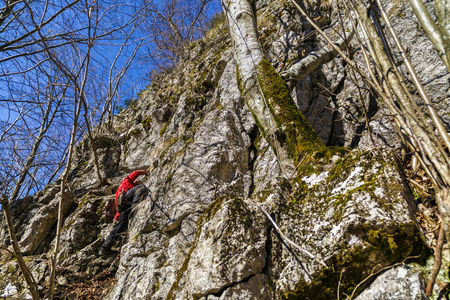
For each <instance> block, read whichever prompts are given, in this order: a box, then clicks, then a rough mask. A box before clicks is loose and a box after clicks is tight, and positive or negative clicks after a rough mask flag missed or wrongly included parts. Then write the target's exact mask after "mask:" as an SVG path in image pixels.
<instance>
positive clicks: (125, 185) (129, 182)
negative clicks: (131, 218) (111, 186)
mask: <svg viewBox="0 0 450 300" xmlns="http://www.w3.org/2000/svg"><path fill="white" fill-rule="evenodd" d="M144 174H145V171H144V170H139V171H133V173H131V174H130V175H128V176H127V177H126V178H125V179H124V180H123V181H122V183H121V184H120V186H119V188H118V189H117V192H116V207H117V197H119V195H120V194H121V193H122V190H123V191H124V192H126V191H128V190H131V189H132V188H134V187H135V186H136V184H134V181H135V180H136V179H137V178H138V177H139V176H140V175H144ZM119 216H120V214H119V212H117V213H116V215H115V216H114V220H119Z"/></svg>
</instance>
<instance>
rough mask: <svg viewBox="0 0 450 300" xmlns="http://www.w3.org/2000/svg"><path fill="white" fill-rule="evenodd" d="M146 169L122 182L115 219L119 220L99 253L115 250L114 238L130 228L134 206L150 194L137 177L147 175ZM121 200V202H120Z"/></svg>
mask: <svg viewBox="0 0 450 300" xmlns="http://www.w3.org/2000/svg"><path fill="white" fill-rule="evenodd" d="M146 174H147V172H146V171H145V170H136V171H133V172H132V173H131V174H130V175H128V176H127V177H126V178H125V179H124V180H123V181H122V182H121V184H120V186H119V188H118V189H117V192H116V209H117V213H116V215H115V216H114V220H115V221H118V222H116V224H115V225H114V227H113V229H112V230H111V232H110V233H109V235H108V237H107V238H106V239H105V241H104V242H103V244H102V246H101V247H100V250H99V255H100V256H103V255H109V254H113V253H114V252H113V251H112V250H111V247H112V246H113V244H114V240H115V238H116V237H117V235H118V234H119V233H122V232H124V231H125V230H127V228H128V217H129V216H130V213H131V211H132V210H133V208H134V207H135V206H136V204H138V203H139V202H140V201H141V200H142V199H144V198H145V197H146V196H147V194H148V189H147V187H146V186H145V185H143V184H141V182H140V181H139V180H137V178H138V177H139V176H141V175H146ZM118 202H119V203H118Z"/></svg>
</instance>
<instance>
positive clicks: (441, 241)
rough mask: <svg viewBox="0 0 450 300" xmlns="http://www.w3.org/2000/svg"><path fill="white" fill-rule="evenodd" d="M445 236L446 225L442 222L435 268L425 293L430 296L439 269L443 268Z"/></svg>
mask: <svg viewBox="0 0 450 300" xmlns="http://www.w3.org/2000/svg"><path fill="white" fill-rule="evenodd" d="M444 237H445V232H444V225H443V224H442V223H441V226H440V229H439V236H438V241H437V245H436V250H435V252H434V266H433V270H432V271H431V275H430V279H428V284H427V291H426V293H425V295H426V296H428V297H429V296H431V294H432V293H433V286H434V283H435V281H436V277H437V275H438V273H439V270H440V269H441V264H442V247H443V246H444Z"/></svg>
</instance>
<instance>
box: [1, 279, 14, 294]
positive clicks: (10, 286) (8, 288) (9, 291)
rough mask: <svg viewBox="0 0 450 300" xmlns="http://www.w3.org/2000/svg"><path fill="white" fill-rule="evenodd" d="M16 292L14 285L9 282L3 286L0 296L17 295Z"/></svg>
mask: <svg viewBox="0 0 450 300" xmlns="http://www.w3.org/2000/svg"><path fill="white" fill-rule="evenodd" d="M17 294H18V292H17V288H16V286H15V285H14V284H12V283H11V282H10V283H8V285H7V286H6V287H5V289H4V290H3V294H2V295H1V296H0V297H12V296H17Z"/></svg>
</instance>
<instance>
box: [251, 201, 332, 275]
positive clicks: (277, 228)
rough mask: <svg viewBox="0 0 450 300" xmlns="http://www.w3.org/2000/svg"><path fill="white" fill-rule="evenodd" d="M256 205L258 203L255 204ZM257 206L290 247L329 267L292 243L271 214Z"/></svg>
mask: <svg viewBox="0 0 450 300" xmlns="http://www.w3.org/2000/svg"><path fill="white" fill-rule="evenodd" d="M255 203H256V202H255ZM256 205H257V206H258V208H259V209H260V210H261V211H262V212H263V213H264V214H265V215H266V217H267V218H268V219H269V221H270V222H271V223H272V225H273V227H274V228H275V230H276V231H277V232H278V234H279V235H280V236H281V238H282V239H283V240H284V241H285V242H287V243H288V244H289V245H291V246H293V247H294V248H295V249H297V250H299V251H300V252H302V253H303V254H306V255H307V256H309V257H310V258H311V259H313V260H315V261H316V262H318V263H319V264H321V265H322V266H324V267H328V266H327V265H326V264H325V262H324V261H323V260H321V259H319V258H317V257H315V256H314V255H313V254H312V253H311V252H309V251H308V250H306V249H303V248H302V247H300V246H298V245H297V244H295V243H294V242H293V241H291V240H290V239H289V238H288V237H287V236H286V235H284V233H283V232H282V231H281V229H280V227H278V225H277V223H275V221H274V220H273V219H272V217H271V216H270V215H269V213H268V212H267V211H266V210H265V209H264V208H262V207H261V206H259V205H258V204H257V203H256Z"/></svg>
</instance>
